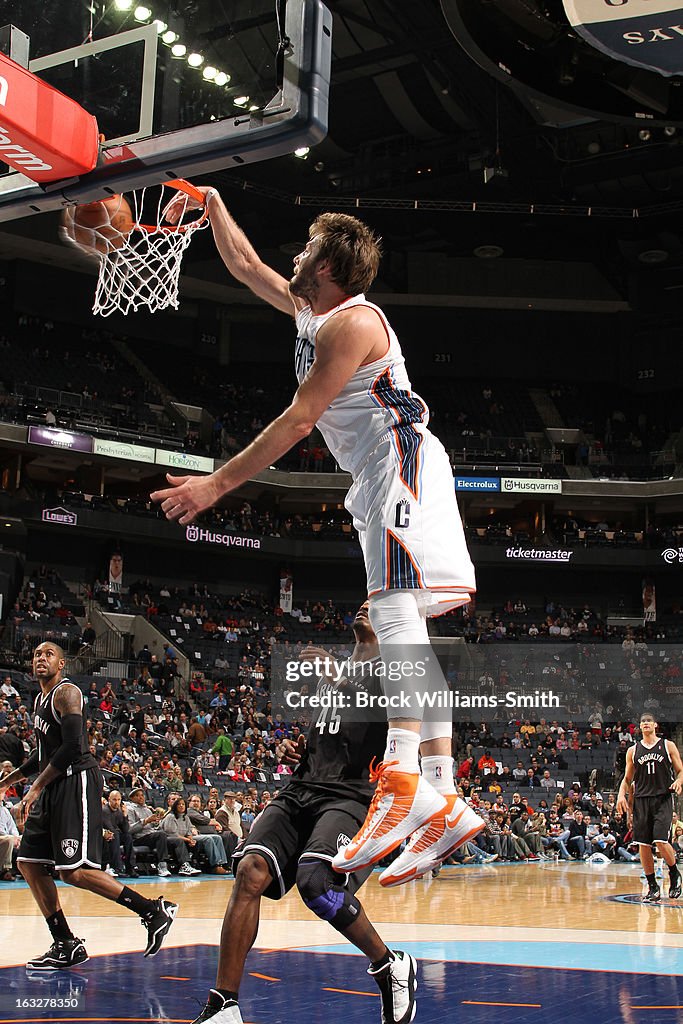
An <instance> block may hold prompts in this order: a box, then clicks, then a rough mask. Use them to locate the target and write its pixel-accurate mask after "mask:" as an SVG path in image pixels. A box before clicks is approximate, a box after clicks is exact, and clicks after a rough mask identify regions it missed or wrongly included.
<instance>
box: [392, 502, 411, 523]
mask: <svg viewBox="0 0 683 1024" xmlns="http://www.w3.org/2000/svg"><path fill="white" fill-rule="evenodd" d="M394 526H395V527H397V528H398V529H403V530H405V528H406V527H407V526H410V502H409V501H407V500H406V498H401V500H400V501H397V502H396V515H395V517H394Z"/></svg>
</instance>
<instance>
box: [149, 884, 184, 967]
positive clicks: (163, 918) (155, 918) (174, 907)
mask: <svg viewBox="0 0 683 1024" xmlns="http://www.w3.org/2000/svg"><path fill="white" fill-rule="evenodd" d="M154 904H155V909H154V911H153V912H152V913H151V914H149V915H148V916H147V917H142V918H140V921H141V923H142V924H143V925H144V926H145V928H146V929H147V948H146V949H145V956H156V955H157V953H158V952H159V950H160V949H161V944H162V942H163V941H164V938H165V936H166V935H167V934H168V932H169V930H170V927H171V925H172V924H173V922H174V920H175V916H176V914H177V913H178V904H177V903H171V901H170V900H167V899H164V897H163V896H160V897H159V898H158V899H156V900H154Z"/></svg>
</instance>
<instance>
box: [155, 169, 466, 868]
mask: <svg viewBox="0 0 683 1024" xmlns="http://www.w3.org/2000/svg"><path fill="white" fill-rule="evenodd" d="M201 191H202V192H203V194H204V195H205V203H206V206H207V208H208V210H209V214H210V217H211V225H212V228H213V233H214V237H215V240H216V244H217V247H218V250H219V252H220V255H221V257H222V259H223V261H224V263H225V265H226V266H227V268H228V270H229V271H230V273H231V274H232V275H233V277H235V278H237V280H239V281H242V282H243V283H244V284H246V285H248V287H249V288H250V289H251V290H252V291H253V292H254V293H255V294H256V295H258V296H260V297H261V298H263V299H265V300H266V301H267V302H269V303H270V304H271V305H273V306H275V308H276V309H279V310H281V311H282V312H284V313H287V314H289V315H291V316H294V318H295V320H296V326H297V331H298V337H297V341H296V353H295V369H296V375H297V379H298V382H299V387H298V389H297V391H296V394H295V395H294V398H293V400H292V403H291V404H290V406H289V407H288V408H287V409H286V410H285V411H284V412H283V413H282V415H280V416H278V417H277V419H275V420H273V422H272V423H270V424H269V425H268V426H267V427H266V428H265V430H264V431H263V432H262V433H261V434H259V436H258V437H257V438H256V439H255V440H254V441H252V443H251V444H250V445H248V446H247V448H245V449H244V451H242V452H240V453H239V454H238V455H236V456H235V457H234V458H232V459H231V460H230V462H229V463H227V464H226V465H225V466H222V467H221V468H220V469H218V470H216V471H215V472H214V473H212V474H211V475H210V476H206V477H184V476H183V477H172V476H168V481H169V483H170V485H171V486H170V487H168V488H167V489H164V490H160V491H156V492H154V493H153V494H152V496H151V497H152V500H153V501H157V502H160V503H161V507H162V509H163V511H164V512H165V513H166V517H167V518H168V519H170V520H177V521H178V522H180V523H181V524H183V525H184V524H187V523H190V522H192V520H193V519H194V518H195V516H197V515H198V514H199V513H200V512H202V511H204V510H205V509H207V508H210V507H211V506H212V505H215V504H216V502H218V501H219V500H220V499H221V498H222V497H223V496H224V495H226V494H228V493H229V492H230V491H232V490H234V489H235V488H236V487H239V486H240V485H241V484H243V483H244V482H245V481H246V480H249V479H250V478H252V477H253V476H254V475H255V474H257V473H259V472H261V471H262V470H263V469H265V468H266V467H268V466H270V465H272V464H273V462H275V461H276V460H277V459H279V458H280V457H281V456H282V455H284V454H285V452H287V451H289V449H290V448H291V447H292V446H293V445H294V444H296V443H297V442H298V441H300V440H301V439H302V438H304V437H307V436H308V435H309V434H310V432H311V430H312V429H313V427H314V426H316V425H317V426H318V427H319V429H320V431H321V432H322V434H323V436H324V438H325V441H326V443H327V446H328V448H329V449H330V451H331V452H332V454H333V455H334V457H335V458H336V460H337V462H338V463H339V465H340V466H341V468H342V469H345V470H348V472H350V473H351V476H352V478H353V484H352V487H351V489H350V491H349V493H348V495H347V497H346V508H347V509H348V510H349V511H350V512H351V514H352V515H353V520H354V526H355V528H356V530H357V531H358V536H359V540H360V543H361V547H362V550H363V555H364V558H365V567H366V572H367V587H368V595H369V598H370V621H371V622H372V626H373V629H374V631H375V633H376V635H377V637H378V640H379V644H380V650H381V651H382V653H383V654H385V652H388V653H387V654H386V657H391V647H392V645H393V649H394V654H395V651H396V647H397V646H399V647H401V648H405V647H406V646H407V647H408V650H409V651H414V650H415V649H416V648H421V649H422V650H423V651H424V649H425V647H426V645H427V644H428V643H429V639H428V633H427V622H426V620H427V617H428V616H429V615H433V614H437V613H442V612H445V611H448V610H449V609H451V608H456V607H458V606H459V605H462V604H465V603H467V602H468V601H469V600H470V595H471V594H472V593H473V592H474V589H475V582H474V569H473V567H472V562H471V560H470V557H469V554H468V551H467V546H466V544H465V538H464V533H463V529H462V524H461V521H460V515H459V510H458V505H457V501H456V498H455V491H454V487H453V473H452V471H451V466H450V462H449V459H448V456H447V454H446V451H445V449H444V448H443V446H442V445H441V443H440V442H439V441H438V440H437V439H436V437H434V435H433V434H431V433H430V431H429V430H428V428H427V424H428V421H429V411H428V409H427V406H426V404H425V403H424V401H423V400H422V399H421V398H420V397H419V396H418V395H416V394H415V393H414V392H413V391H412V388H411V385H410V381H409V379H408V375H407V373H406V368H405V363H404V359H403V355H402V353H401V348H400V345H399V343H398V339H397V338H396V335H395V334H394V332H393V330H392V329H391V327H390V325H389V323H388V321H387V319H386V317H385V316H384V314H383V312H382V311H381V310H380V309H378V308H377V306H375V305H373V304H372V303H370V302H368V301H367V300H366V298H365V295H364V294H363V293H364V291H365V290H366V289H367V288H369V287H370V285H371V284H372V282H373V280H374V278H375V275H376V273H377V270H378V267H379V260H380V249H379V244H378V241H377V239H376V238H375V237H374V235H373V234H372V232H371V231H370V229H369V228H368V227H367V226H366V225H365V224H363V223H362V222H361V221H359V220H357V219H356V218H355V217H350V216H347V215H345V214H334V213H325V214H322V215H321V216H319V217H318V218H317V219H316V220H315V221H314V222H313V224H312V225H311V228H310V230H309V241H308V244H307V245H306V247H305V249H304V250H303V252H302V253H300V254H299V256H297V257H296V259H295V260H294V275H293V277H292V278H291V280H290V281H287V280H286V279H285V278H284V277H282V276H281V275H280V274H278V273H276V272H275V271H274V270H272V269H271V268H270V267H268V266H266V264H264V263H263V262H262V261H261V260H260V259H259V257H258V255H257V254H256V252H255V250H254V248H253V247H252V245H251V243H250V242H249V241H248V239H247V238H246V236H245V235H244V233H243V232H242V231H241V230H240V228H239V227H238V226H237V224H236V223H235V221H234V220H233V218H232V217H231V216H230V214H229V213H228V211H227V210H226V208H225V206H224V204H223V202H222V201H221V199H220V196H219V195H218V193H217V192H216V191H215V189H211V188H203V189H201ZM185 202H186V199H185V198H184V197H183V198H182V199H181V200H179V201H174V202H173V203H172V204H170V206H169V207H168V210H167V216H168V219H169V220H170V221H171V222H174V221H175V220H177V218H178V216H179V215H180V213H181V211H182V208H183V206H184V204H185ZM443 685H444V687H445V683H444V684H443ZM421 719H422V714H421V712H420V711H419V709H417V708H416V709H415V711H414V712H413V711H412V710H411V712H410V715H409V716H405V717H400V716H398V715H397V716H396V717H390V720H389V730H388V734H387V747H386V751H385V757H384V760H383V762H382V763H381V764H380V765H379V766H378V769H377V772H376V775H375V779H376V781H377V783H378V785H377V789H376V792H375V799H374V800H373V803H372V805H371V807H370V810H369V812H368V816H367V818H366V821H365V823H364V824H363V827H362V828H361V829H360V830H359V831H358V833H357V834H356V836H354V838H353V839H352V841H351V842H350V843H349V845H348V846H347V847H345V848H344V850H342V851H340V852H339V854H338V855H337V857H335V860H334V866H335V868H337V869H338V870H340V871H356V870H359V869H361V868H364V867H367V866H368V865H370V864H373V863H376V862H377V861H379V860H381V859H382V858H383V857H384V856H386V854H387V853H389V852H390V851H391V850H393V849H395V848H396V847H397V846H398V845H399V844H400V843H401V841H402V840H403V839H405V838H406V837H407V836H409V835H411V834H413V839H412V840H411V842H410V844H409V846H408V848H407V849H406V851H404V853H403V854H402V855H401V858H400V859H399V861H398V862H396V863H395V864H394V865H393V866H392V867H393V871H392V873H391V875H390V876H386V877H383V878H382V879H381V881H382V882H384V883H385V884H386V883H388V884H398V883H399V882H403V881H408V880H409V879H411V878H414V877H416V876H417V874H421V873H424V872H425V871H427V870H429V869H430V868H431V867H434V866H435V865H436V864H438V863H439V862H440V861H441V860H442V859H443V858H444V857H445V856H446V855H447V854H448V852H449V851H450V850H452V849H454V848H455V847H457V846H458V845H460V844H461V843H462V842H464V841H465V839H467V838H468V837H469V836H470V835H472V834H474V833H476V832H477V831H479V830H480V829H481V828H482V827H483V822H482V821H481V819H480V818H479V817H478V816H477V815H475V814H474V813H473V812H472V811H471V810H470V809H469V808H468V807H467V805H466V804H465V803H464V802H463V801H462V800H459V798H458V797H457V795H456V793H455V786H454V784H453V761H452V758H451V728H452V726H451V720H450V717H448V718H447V717H446V714H444V719H443V720H442V721H438V722H433V721H429V722H426V721H425V722H423V721H422V720H421ZM418 753H421V754H422V774H420V767H419V762H418ZM434 784H436V785H434ZM425 826H427V827H425Z"/></svg>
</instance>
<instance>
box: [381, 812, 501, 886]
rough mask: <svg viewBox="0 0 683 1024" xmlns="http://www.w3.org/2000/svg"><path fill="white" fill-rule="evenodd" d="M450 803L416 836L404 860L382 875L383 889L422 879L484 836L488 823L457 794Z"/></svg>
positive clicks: (405, 853)
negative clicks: (484, 828) (461, 847)
mask: <svg viewBox="0 0 683 1024" xmlns="http://www.w3.org/2000/svg"><path fill="white" fill-rule="evenodd" d="M446 801H447V803H446V806H445V808H444V809H443V810H442V811H439V813H438V814H436V815H435V816H434V817H433V818H432V820H431V821H428V822H427V823H426V825H423V826H422V828H420V829H418V830H417V831H416V832H414V833H413V836H412V838H411V840H410V842H409V843H408V845H407V846H406V848H405V850H404V851H403V853H402V854H401V856H400V857H397V858H396V860H395V861H394V862H393V864H390V865H389V867H388V868H386V869H385V870H384V871H383V872H382V874H381V875H380V876H379V884H380V885H383V886H385V887H386V888H389V887H390V886H392V885H403V883H404V882H410V881H412V880H413V879H414V878H420V876H421V875H424V874H426V873H427V872H428V871H432V870H433V869H434V868H435V867H438V865H439V864H441V862H442V861H444V860H445V859H446V857H448V856H449V854H451V853H454V852H455V851H456V850H457V849H458V848H459V847H460V846H462V845H463V843H466V842H467V840H468V839H473V838H474V836H476V835H477V834H478V833H479V832H481V830H482V829H483V827H484V824H485V822H484V821H483V820H482V819H481V818H480V817H479V815H478V814H475V812H474V811H473V810H472V808H471V807H470V806H469V805H468V804H466V803H465V801H464V800H461V798H460V797H459V796H457V795H456V794H455V793H453V794H451V795H450V796H447V797H446Z"/></svg>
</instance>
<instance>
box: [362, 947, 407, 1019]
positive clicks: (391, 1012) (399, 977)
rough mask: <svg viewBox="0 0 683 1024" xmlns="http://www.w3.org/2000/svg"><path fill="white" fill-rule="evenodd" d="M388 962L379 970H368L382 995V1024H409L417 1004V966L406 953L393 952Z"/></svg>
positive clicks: (396, 950) (370, 968)
mask: <svg viewBox="0 0 683 1024" xmlns="http://www.w3.org/2000/svg"><path fill="white" fill-rule="evenodd" d="M393 957H394V958H393V960H390V961H389V963H388V964H385V965H384V967H380V968H379V970H373V968H372V967H369V968H368V974H369V975H370V977H371V978H374V979H375V982H376V983H377V986H378V988H379V990H380V993H381V995H382V1024H410V1021H411V1020H412V1019H413V1017H414V1016H415V1012H416V1010H417V1003H416V1001H415V993H416V991H417V964H416V963H415V961H414V960H413V958H412V956H410V955H409V954H408V953H402V952H401V951H400V950H398V949H395V950H393Z"/></svg>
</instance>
